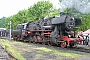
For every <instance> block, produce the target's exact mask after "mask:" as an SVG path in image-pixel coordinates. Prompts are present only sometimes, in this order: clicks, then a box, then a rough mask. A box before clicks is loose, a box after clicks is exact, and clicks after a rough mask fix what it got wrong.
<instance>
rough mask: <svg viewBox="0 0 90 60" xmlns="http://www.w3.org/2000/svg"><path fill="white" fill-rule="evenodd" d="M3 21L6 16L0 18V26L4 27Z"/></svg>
mask: <svg viewBox="0 0 90 60" xmlns="http://www.w3.org/2000/svg"><path fill="white" fill-rule="evenodd" d="M5 21H6V17H2V18H1V19H0V28H5V25H4V24H5Z"/></svg>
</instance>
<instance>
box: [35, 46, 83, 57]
mask: <svg viewBox="0 0 90 60" xmlns="http://www.w3.org/2000/svg"><path fill="white" fill-rule="evenodd" d="M36 49H38V50H42V51H44V52H50V53H52V54H56V55H59V56H67V57H72V58H74V57H77V56H82V55H81V54H76V53H71V52H62V51H58V50H51V49H49V48H45V47H40V48H36Z"/></svg>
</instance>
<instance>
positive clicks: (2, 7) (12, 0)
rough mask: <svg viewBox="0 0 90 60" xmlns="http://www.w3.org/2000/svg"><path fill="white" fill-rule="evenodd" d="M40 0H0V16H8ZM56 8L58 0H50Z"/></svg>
mask: <svg viewBox="0 0 90 60" xmlns="http://www.w3.org/2000/svg"><path fill="white" fill-rule="evenodd" d="M37 1H40V0H0V18H2V17H3V16H4V17H9V16H11V15H14V14H16V13H17V12H18V11H19V10H22V9H28V7H30V6H31V5H33V4H34V3H35V2H37ZM50 1H51V2H52V3H53V4H54V6H55V7H56V8H59V4H58V3H59V0H50Z"/></svg>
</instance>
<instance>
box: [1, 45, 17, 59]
mask: <svg viewBox="0 0 90 60" xmlns="http://www.w3.org/2000/svg"><path fill="white" fill-rule="evenodd" d="M5 48H6V47H5V46H3V45H2V44H0V60H18V59H17V58H16V57H15V56H14V55H13V54H12V53H11V52H9V51H7V50H6V49H5Z"/></svg>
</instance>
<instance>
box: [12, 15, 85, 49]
mask: <svg viewBox="0 0 90 60" xmlns="http://www.w3.org/2000/svg"><path fill="white" fill-rule="evenodd" d="M78 25H81V20H80V19H79V18H74V17H73V15H72V14H61V16H60V17H51V18H47V19H42V20H39V21H37V22H28V23H24V24H19V25H17V29H16V30H12V38H13V39H14V40H22V41H29V42H33V43H42V44H48V45H59V46H61V47H62V48H65V47H67V46H70V47H72V46H74V45H75V44H82V42H83V41H84V39H82V38H77V37H75V33H71V31H72V30H73V29H74V27H75V26H78ZM18 26H19V28H18ZM20 26H21V27H20ZM18 32H19V33H18ZM15 33H17V34H15ZM69 35H70V36H71V37H69Z"/></svg>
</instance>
